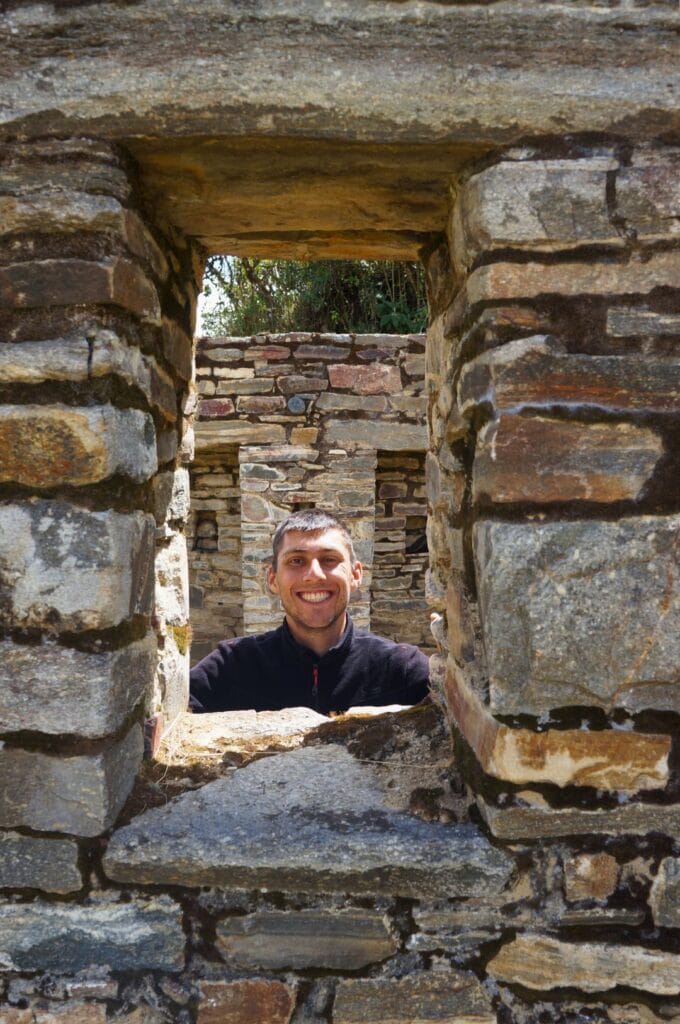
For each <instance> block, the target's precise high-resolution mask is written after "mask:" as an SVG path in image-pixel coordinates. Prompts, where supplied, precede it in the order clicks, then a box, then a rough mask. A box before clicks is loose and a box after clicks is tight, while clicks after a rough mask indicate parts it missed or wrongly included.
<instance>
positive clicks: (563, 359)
mask: <svg viewBox="0 0 680 1024" xmlns="http://www.w3.org/2000/svg"><path fill="white" fill-rule="evenodd" d="M513 267H516V268H517V270H518V272H520V273H521V272H522V271H524V266H521V265H518V264H513ZM546 269H551V270H558V271H561V270H562V267H561V266H560V267H551V268H545V267H543V268H542V270H543V271H545V270H546ZM591 269H592V268H591V267H590V266H588V265H585V268H584V273H585V272H586V271H590V270H591ZM675 275H677V270H676V269H675V268H674V276H675ZM653 280H655V281H657V283H658V284H660V283H661V282H659V281H658V280H657V279H656V278H653ZM679 398H680V360H678V359H675V358H668V359H654V358H643V357H642V356H640V355H630V356H601V355H580V354H579V355H574V354H571V353H566V352H565V351H564V348H563V346H562V345H561V344H560V342H558V341H555V340H554V339H553V338H546V337H544V336H542V335H538V336H535V337H530V338H523V339H522V340H519V341H512V342H509V344H507V345H504V346H503V347H502V348H500V349H494V350H493V351H491V352H485V353H483V354H482V355H480V356H478V357H477V358H476V359H474V360H472V362H470V363H468V364H467V366H466V367H465V368H464V370H463V372H462V374H461V378H460V383H459V385H458V400H459V404H460V408H461V411H462V412H463V413H466V414H467V413H470V412H472V410H473V409H475V408H476V407H478V406H480V405H487V406H489V405H490V406H491V407H492V408H493V410H494V411H495V412H498V411H502V410H514V411H517V410H519V409H526V408H531V409H537V410H539V409H546V408H550V409H552V408H554V407H556V406H557V407H562V408H566V409H574V408H575V407H576V408H578V407H582V408H586V409H587V408H588V407H594V408H597V409H604V410H606V411H607V412H628V413H630V412H652V413H673V412H674V411H675V410H676V409H677V403H678V399H679Z"/></svg>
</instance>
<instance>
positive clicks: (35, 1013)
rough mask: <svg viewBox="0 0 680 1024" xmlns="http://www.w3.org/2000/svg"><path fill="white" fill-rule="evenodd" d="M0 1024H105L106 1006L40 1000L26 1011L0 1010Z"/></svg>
mask: <svg viewBox="0 0 680 1024" xmlns="http://www.w3.org/2000/svg"><path fill="white" fill-rule="evenodd" d="M0 1024H106V1004H105V1003H84V1002H80V1001H78V1000H71V999H69V1000H68V1001H67V1002H65V1003H58V1002H48V1001H47V1000H44V999H41V1000H38V1001H37V1002H32V1003H31V1004H30V1006H28V1007H27V1008H26V1009H21V1010H19V1009H15V1008H11V1009H0Z"/></svg>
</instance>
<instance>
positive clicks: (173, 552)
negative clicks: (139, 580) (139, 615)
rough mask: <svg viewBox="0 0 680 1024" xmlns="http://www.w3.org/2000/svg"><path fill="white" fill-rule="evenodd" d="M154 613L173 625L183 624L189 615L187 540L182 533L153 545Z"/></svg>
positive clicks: (161, 619)
mask: <svg viewBox="0 0 680 1024" xmlns="http://www.w3.org/2000/svg"><path fill="white" fill-rule="evenodd" d="M155 615H156V617H157V618H158V619H159V620H160V622H162V623H163V624H168V623H169V624H171V625H175V626H178V625H184V624H185V623H186V622H187V619H188V616H189V570H188V565H187V542H186V538H185V537H184V535H183V534H181V533H173V534H172V535H171V537H170V538H169V540H168V541H166V542H165V543H162V544H159V545H158V546H157V548H156V588H155Z"/></svg>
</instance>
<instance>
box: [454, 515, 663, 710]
mask: <svg viewBox="0 0 680 1024" xmlns="http://www.w3.org/2000/svg"><path fill="white" fill-rule="evenodd" d="M679 530H680V516H669V517H665V516H642V517H631V518H628V519H622V520H620V521H618V522H605V521H600V520H592V521H590V522H554V523H504V522H496V521H493V520H487V521H483V522H479V523H477V525H476V526H475V528H474V551H475V559H476V565H477V580H478V591H479V599H480V608H481V614H482V618H483V621H484V639H485V645H486V652H487V658H488V666H489V675H490V680H491V689H490V700H491V707H492V709H493V710H495V711H499V712H502V713H504V714H513V713H521V712H525V713H529V714H541V713H543V712H544V711H550V710H551V709H552V708H558V707H564V706H565V705H569V704H581V705H586V706H589V705H595V706H598V707H603V708H612V707H624V708H628V709H630V710H633V711H638V710H641V709H643V708H657V709H659V710H678V709H680V685H679V684H680V674H679V670H678V665H679V664H680V587H679V586H678V568H677V563H678V553H677V543H678V532H679ZM641 567H642V568H641ZM517 607H521V608H522V615H521V617H520V616H518V615H517V614H516V609H517Z"/></svg>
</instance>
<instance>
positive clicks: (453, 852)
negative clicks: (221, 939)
mask: <svg viewBox="0 0 680 1024" xmlns="http://www.w3.org/2000/svg"><path fill="white" fill-rule="evenodd" d="M383 785H384V781H383V776H382V773H381V772H380V769H379V766H376V767H375V768H374V767H372V766H369V765H366V764H360V763H359V762H357V761H355V760H354V758H353V757H352V756H351V755H350V754H349V753H348V752H347V751H346V750H344V749H342V748H340V747H335V746H333V747H321V748H308V749H301V750H294V751H291V752H290V753H286V754H279V755H277V756H275V757H270V758H265V759H263V760H259V761H255V762H253V763H252V764H250V765H248V766H246V767H245V768H242V769H239V770H238V771H237V772H236V773H235V774H234V775H233V776H232V777H231V778H230V779H222V780H217V781H216V782H213V783H210V784H209V785H208V786H204V787H203V789H202V790H199V791H198V792H196V793H188V794H185V795H184V796H182V797H181V798H180V799H179V800H177V801H175V802H174V803H173V804H170V805H169V806H168V807H167V808H166V809H165V810H161V811H150V812H147V813H146V814H145V815H142V816H141V817H140V818H138V819H137V820H136V821H134V822H133V823H132V824H131V825H129V826H127V827H125V828H123V829H121V830H119V831H118V832H117V833H115V834H114V836H113V838H112V841H111V844H110V846H109V848H108V851H107V853H106V856H105V865H106V867H105V870H106V872H107V874H108V876H109V877H110V878H114V879H117V880H120V881H137V882H144V881H153V882H154V883H163V882H172V883H175V882H181V884H183V885H228V886H230V887H235V888H253V887H258V886H259V887H265V888H271V887H272V886H275V887H276V888H277V889H284V890H285V889H289V890H299V889H303V890H305V891H308V892H337V891H340V892H347V891H351V892H357V893H358V892H369V893H378V892H384V893H398V894H402V895H405V896H406V895H410V896H421V895H431V894H433V893H440V892H441V891H446V892H447V893H449V894H450V895H464V894H465V895H467V894H471V893H475V894H476V895H482V894H493V893H496V892H498V891H500V890H501V889H502V888H503V886H504V884H505V883H506V881H507V879H508V876H509V872H510V862H509V860H508V859H507V858H506V856H505V855H504V854H503V853H501V851H499V850H494V849H492V848H491V847H490V846H489V845H488V844H487V842H486V840H484V839H483V837H482V836H481V834H480V833H479V832H478V831H477V829H475V828H474V827H472V826H467V825H442V824H440V823H437V822H430V823H426V822H423V821H420V820H418V819H416V818H413V817H411V816H410V815H408V814H405V813H400V812H396V811H391V810H389V809H388V806H387V805H386V802H385V799H386V798H385V796H384V795H383Z"/></svg>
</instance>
